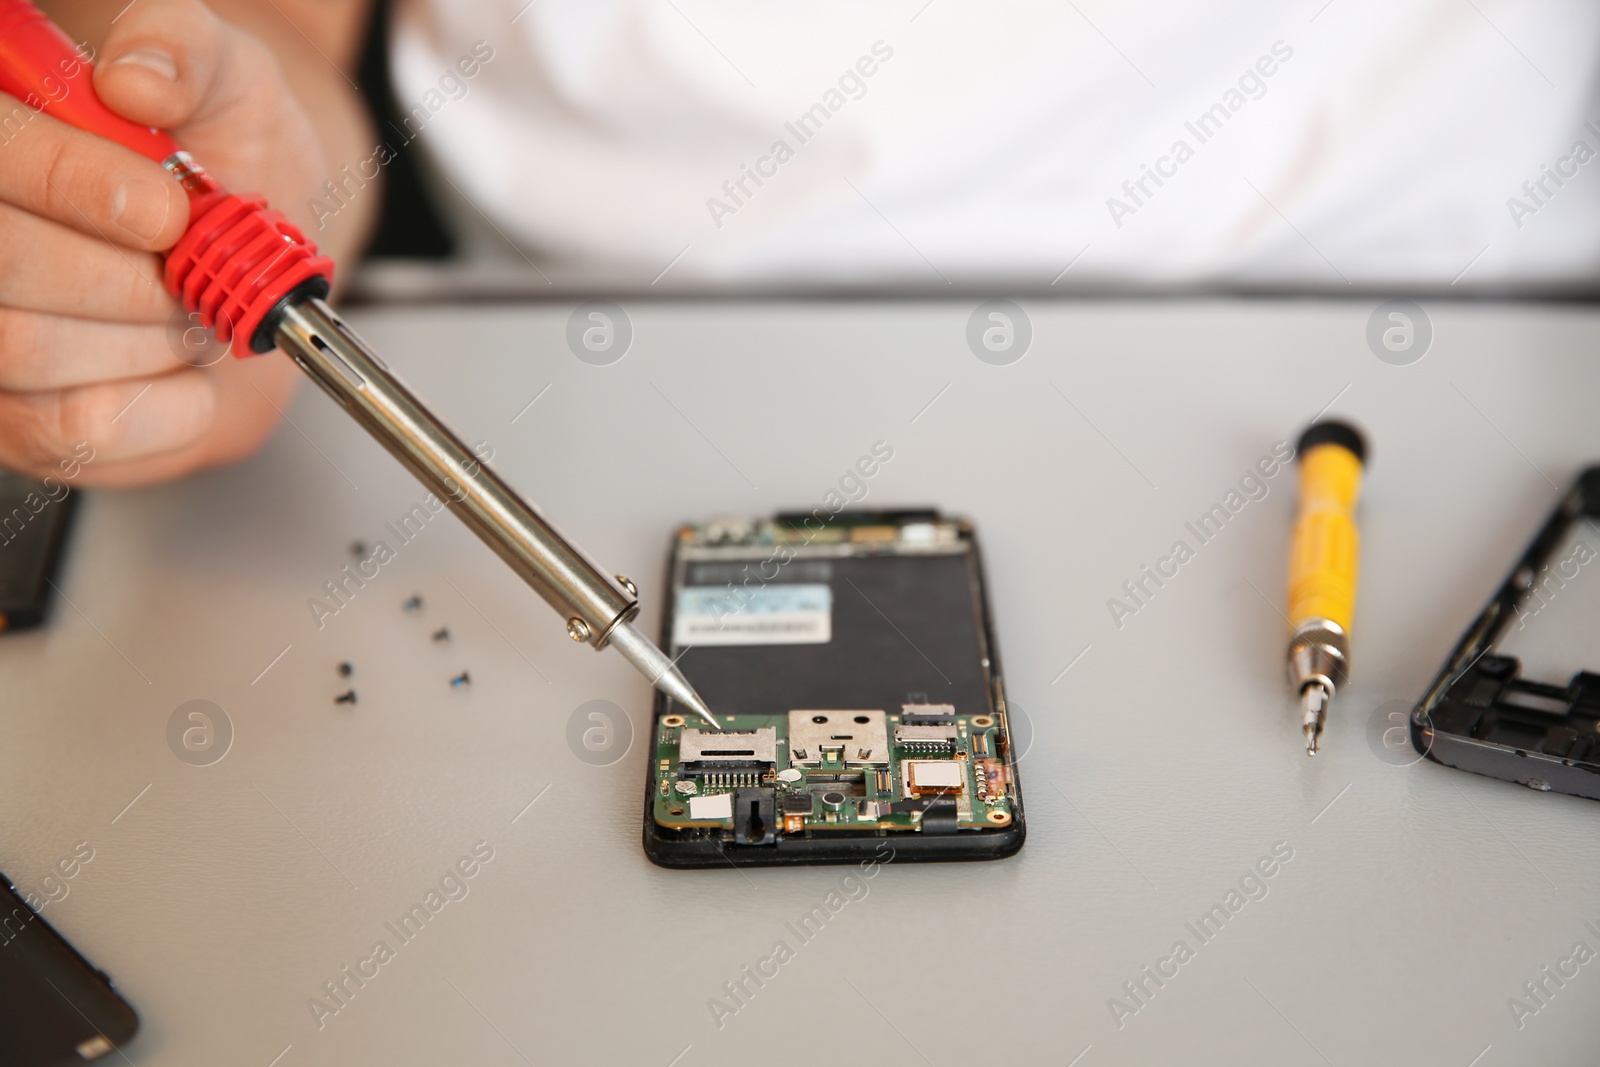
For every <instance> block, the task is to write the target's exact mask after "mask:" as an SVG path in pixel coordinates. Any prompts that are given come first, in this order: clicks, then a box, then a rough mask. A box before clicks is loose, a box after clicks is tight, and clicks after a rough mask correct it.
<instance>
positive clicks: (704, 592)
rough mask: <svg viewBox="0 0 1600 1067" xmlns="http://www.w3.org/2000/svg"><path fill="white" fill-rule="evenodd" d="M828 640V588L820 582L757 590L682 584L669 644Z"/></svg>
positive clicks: (830, 636)
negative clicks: (683, 585)
mask: <svg viewBox="0 0 1600 1067" xmlns="http://www.w3.org/2000/svg"><path fill="white" fill-rule="evenodd" d="M832 640H833V590H832V589H830V588H829V587H828V586H826V585H822V584H820V583H818V584H813V583H794V584H790V585H764V586H760V587H757V588H742V587H735V588H733V589H729V588H728V587H727V586H707V585H701V586H685V587H684V588H682V589H680V590H678V603H677V610H676V612H675V613H674V615H673V622H672V643H673V644H674V645H678V646H680V647H681V646H683V645H825V644H827V643H828V642H829V641H832Z"/></svg>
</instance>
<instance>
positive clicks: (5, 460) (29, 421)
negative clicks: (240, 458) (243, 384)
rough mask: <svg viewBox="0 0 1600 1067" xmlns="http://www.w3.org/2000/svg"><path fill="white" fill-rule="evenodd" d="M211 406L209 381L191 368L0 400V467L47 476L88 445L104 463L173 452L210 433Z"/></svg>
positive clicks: (2, 395) (213, 392) (213, 396)
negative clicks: (67, 458) (145, 377)
mask: <svg viewBox="0 0 1600 1067" xmlns="http://www.w3.org/2000/svg"><path fill="white" fill-rule="evenodd" d="M216 399H217V391H216V386H215V384H214V382H213V380H212V378H211V376H210V375H208V374H207V373H206V372H205V371H202V370H195V369H191V368H185V369H184V370H182V371H179V372H176V373H173V374H165V375H162V376H160V377H156V378H151V379H148V380H146V381H142V382H141V381H137V380H133V381H119V382H104V383H100V384H96V385H85V386H79V387H77V388H73V389H57V390H52V391H50V392H43V393H0V466H7V467H11V468H12V469H15V470H24V471H30V472H32V471H39V470H44V469H48V468H50V467H53V466H54V465H55V464H56V463H58V462H59V461H60V460H61V459H62V458H63V457H66V456H70V455H73V454H74V451H75V449H76V448H77V447H78V446H79V445H80V444H81V443H85V442H86V443H87V444H88V445H89V447H91V448H92V449H93V450H94V454H95V457H96V460H97V461H98V460H100V459H104V460H105V461H106V462H107V463H113V462H119V461H124V460H131V459H137V458H140V457H145V456H154V455H160V454H161V453H165V452H173V451H177V450H179V449H182V448H184V447H185V446H187V445H190V444H192V443H193V442H195V441H197V440H199V439H200V438H201V437H202V436H203V435H204V434H205V433H206V432H207V431H208V430H210V429H211V427H212V423H213V421H214V419H215V417H216Z"/></svg>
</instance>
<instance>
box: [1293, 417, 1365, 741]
mask: <svg viewBox="0 0 1600 1067" xmlns="http://www.w3.org/2000/svg"><path fill="white" fill-rule="evenodd" d="M1295 453H1296V455H1297V457H1298V458H1299V462H1300V509H1299V513H1298V514H1297V515H1296V516H1295V523H1294V540H1293V542H1292V543H1291V545H1290V549H1289V681H1290V682H1292V683H1293V684H1294V688H1295V692H1296V693H1298V694H1299V696H1300V710H1301V712H1302V715H1303V722H1304V726H1303V729H1304V731H1305V735H1306V755H1308V756H1315V755H1316V754H1317V744H1318V740H1319V738H1320V737H1321V736H1322V726H1323V723H1324V722H1325V721H1326V719H1327V715H1328V704H1329V703H1330V702H1331V701H1332V700H1333V694H1334V692H1335V690H1337V688H1338V687H1339V686H1341V685H1343V684H1344V683H1345V681H1346V679H1348V678H1349V677H1350V619H1351V616H1352V615H1354V614H1355V607H1356V569H1357V562H1358V557H1359V555H1360V547H1361V546H1360V541H1361V535H1360V533H1359V532H1358V531H1357V530H1356V518H1355V512H1356V500H1357V498H1358V497H1360V495H1361V472H1362V468H1363V467H1364V466H1365V464H1366V459H1367V445H1366V442H1365V441H1364V440H1362V437H1361V434H1360V433H1359V432H1358V431H1357V430H1356V429H1355V428H1354V427H1353V426H1350V425H1348V424H1346V423H1343V422H1334V421H1325V422H1316V423H1313V424H1312V425H1311V426H1309V427H1308V428H1307V429H1306V432H1305V433H1303V434H1301V435H1300V443H1299V444H1298V445H1296V446H1295Z"/></svg>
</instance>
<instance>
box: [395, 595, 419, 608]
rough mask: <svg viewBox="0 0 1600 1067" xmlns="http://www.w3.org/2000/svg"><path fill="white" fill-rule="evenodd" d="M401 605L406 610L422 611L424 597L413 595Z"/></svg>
mask: <svg viewBox="0 0 1600 1067" xmlns="http://www.w3.org/2000/svg"><path fill="white" fill-rule="evenodd" d="M400 607H401V608H403V609H404V610H406V611H420V610H422V597H420V596H414V597H411V598H409V599H408V600H406V601H405V603H403V604H401V605H400Z"/></svg>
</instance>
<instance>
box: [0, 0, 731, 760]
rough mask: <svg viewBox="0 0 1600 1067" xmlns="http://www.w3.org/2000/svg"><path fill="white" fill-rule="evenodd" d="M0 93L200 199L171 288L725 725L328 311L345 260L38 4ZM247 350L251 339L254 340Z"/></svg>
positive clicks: (622, 600)
mask: <svg viewBox="0 0 1600 1067" xmlns="http://www.w3.org/2000/svg"><path fill="white" fill-rule="evenodd" d="M0 90H3V91H5V92H7V93H10V94H11V95H12V96H14V97H16V98H17V99H19V100H21V101H23V103H25V104H26V105H27V106H28V107H29V108H31V109H32V110H34V111H36V112H40V111H42V112H44V113H45V114H47V115H50V116H51V117H53V118H55V119H58V120H60V121H62V122H65V123H67V124H68V125H71V126H75V127H77V128H78V129H80V130H83V131H85V132H88V133H92V134H96V135H98V136H100V137H105V138H108V139H109V140H112V141H115V142H117V143H118V144H120V145H122V146H123V147H125V148H129V149H132V150H133V151H135V152H137V153H139V154H140V155H142V156H144V157H146V158H148V159H152V160H154V161H155V162H157V163H159V164H160V165H161V166H162V167H163V168H164V169H165V170H166V171H167V173H168V174H170V175H172V177H173V180H175V181H177V182H178V183H179V184H180V185H181V186H182V187H183V189H184V192H186V193H187V194H188V197H189V220H190V221H189V228H188V230H187V231H186V232H185V233H184V235H183V237H182V238H180V239H179V241H178V243H177V244H176V245H174V246H173V248H172V250H171V251H169V252H168V253H167V254H166V265H165V270H164V278H163V280H164V282H165V285H166V288H167V291H168V292H169V293H171V294H172V295H173V296H174V297H177V298H178V300H179V301H180V302H181V303H182V305H183V306H184V308H185V309H187V310H188V311H190V312H192V313H195V314H198V315H199V317H200V321H201V323H202V324H203V325H204V326H205V327H206V328H207V329H209V330H211V332H212V333H213V334H214V335H215V336H216V338H217V340H219V341H221V342H224V343H227V342H230V341H231V342H233V343H234V344H233V348H234V352H235V354H236V355H238V356H240V357H243V356H247V355H251V354H255V353H264V352H270V351H271V350H272V349H273V348H281V349H282V350H283V351H284V352H285V353H286V354H287V355H288V356H289V358H290V359H293V360H294V361H295V363H297V364H298V365H299V366H300V369H301V370H303V371H305V372H306V374H308V375H309V376H310V377H311V379H312V380H313V381H315V382H316V383H317V384H318V385H320V386H321V387H322V388H323V389H324V390H325V391H326V392H327V393H328V395H329V396H331V397H333V399H334V400H335V401H337V402H338V404H339V406H340V407H342V408H343V409H344V410H345V411H346V412H347V413H348V414H349V415H350V416H351V417H352V418H354V419H355V420H356V421H357V422H358V423H360V424H361V426H362V427H363V428H365V429H366V431H367V432H368V433H369V434H371V435H372V436H373V437H374V438H376V439H377V440H378V442H379V443H380V444H382V445H383V447H384V448H386V449H388V450H389V452H390V453H391V454H392V455H393V456H394V457H395V458H396V459H398V460H399V461H400V462H401V463H403V464H405V466H406V467H407V468H409V469H410V471H411V472H412V473H413V474H415V475H416V476H417V478H418V479H420V480H421V481H422V483H423V484H424V485H425V486H427V487H428V488H429V489H431V490H433V491H434V492H435V493H436V494H438V495H439V497H440V499H442V500H446V501H448V502H449V503H450V505H451V510H452V511H454V512H455V513H456V515H457V516H458V517H459V518H460V519H461V521H462V522H464V523H466V524H467V526H468V528H470V529H471V530H472V531H473V532H474V533H476V534H477V535H478V536H479V537H480V538H481V539H482V540H483V541H484V543H485V544H487V545H488V546H489V547H490V548H492V549H493V550H494V551H495V553H496V554H497V555H499V557H500V558H501V559H503V560H504V561H505V562H506V563H507V564H508V565H509V566H510V567H511V569H512V570H514V571H516V572H517V574H519V575H520V576H521V577H522V579H523V581H525V582H527V583H528V584H529V585H530V586H532V587H533V589H534V591H535V592H537V593H538V594H539V595H540V596H541V597H543V598H544V599H545V601H546V602H547V603H548V604H549V605H550V606H551V607H553V608H555V610H556V611H558V612H560V614H561V616H562V617H563V618H564V619H565V620H566V630H567V635H568V636H569V637H571V638H572V640H574V641H579V642H586V643H588V644H590V645H592V646H593V647H594V648H596V649H600V648H605V647H607V646H610V647H614V648H616V649H617V650H618V651H619V652H621V653H622V655H623V656H624V657H625V658H626V659H627V660H628V662H629V663H631V664H633V665H634V667H636V668H637V669H638V670H639V672H640V673H641V674H643V675H644V676H645V677H646V678H648V679H650V682H651V684H652V685H654V686H656V687H657V688H659V689H660V690H661V691H662V692H664V693H665V694H667V696H669V697H671V698H672V699H673V700H676V701H677V702H678V703H679V704H682V705H683V706H684V707H685V708H688V709H689V710H691V711H693V712H694V713H695V714H697V715H698V716H700V718H702V719H704V720H706V721H707V722H708V723H710V724H711V725H712V726H713V727H716V728H718V729H720V727H719V726H718V724H717V721H716V719H714V718H713V717H712V715H711V710H710V709H709V708H708V707H707V706H706V703H705V701H704V700H702V699H701V698H700V696H699V694H697V693H696V692H695V690H694V687H693V686H691V685H690V684H689V681H688V679H686V678H685V677H684V676H683V674H682V673H681V672H679V670H678V669H677V667H676V666H675V665H674V664H673V662H672V660H670V659H668V658H667V656H666V655H664V654H663V653H662V652H661V650H660V649H659V648H657V647H656V646H655V644H654V643H653V642H652V641H651V640H650V639H649V638H647V637H645V636H644V634H642V633H640V632H639V630H638V629H637V628H636V627H635V626H634V623H633V620H634V618H635V617H636V616H637V615H638V613H639V602H638V595H637V589H636V588H635V586H634V584H633V583H632V582H630V581H629V580H628V579H626V578H622V577H620V576H618V577H612V576H610V575H608V574H606V573H605V572H604V571H602V570H601V569H600V568H599V567H597V566H596V565H595V564H594V563H592V562H591V561H590V560H589V559H588V558H587V557H586V556H585V555H584V554H583V552H582V551H580V550H579V549H578V548H577V546H575V545H574V544H572V542H570V541H568V540H567V539H566V538H565V537H564V536H562V534H561V533H560V532H559V531H558V530H557V529H556V528H555V527H553V526H551V525H550V523H549V522H547V521H545V519H544V518H543V517H542V516H541V515H540V514H539V512H538V511H537V510H536V509H535V508H534V506H533V505H532V504H531V503H529V502H528V501H527V500H526V499H524V498H523V497H522V496H520V495H519V494H518V493H517V492H516V491H515V490H514V489H512V488H511V487H510V486H509V485H507V484H506V482H505V481H504V480H503V479H501V478H500V476H499V475H497V474H496V473H495V472H494V471H493V470H491V469H490V468H489V467H488V466H486V465H485V464H484V463H483V462H482V461H481V460H479V459H478V457H477V456H475V455H474V454H473V452H472V450H471V449H470V448H468V447H467V445H466V444H464V443H463V442H462V440H461V438H459V437H458V436H456V434H455V433H454V432H453V431H452V430H451V429H450V428H449V427H447V426H446V425H445V424H444V423H443V422H441V421H440V420H439V419H438V417H436V416H435V415H434V414H433V413H432V412H431V411H429V410H428V407H427V406H426V405H425V404H424V403H423V402H422V401H421V400H420V399H418V397H417V396H416V394H414V393H412V392H411V390H410V389H408V388H406V386H405V385H404V384H403V383H402V382H401V381H400V379H399V378H397V377H396V376H395V375H394V374H393V373H392V372H391V371H390V370H389V368H388V367H387V365H385V364H384V362H383V360H382V359H380V358H379V357H378V355H377V353H375V352H374V351H373V350H372V349H371V348H369V347H368V346H367V345H366V344H365V343H364V342H363V341H362V340H361V338H360V337H358V336H357V335H356V333H355V331H353V330H352V329H351V328H350V327H349V326H348V325H346V324H345V322H344V321H343V320H342V319H340V318H339V316H338V315H336V314H335V313H334V312H333V310H332V309H331V308H329V307H328V305H327V304H326V303H324V299H325V298H326V297H327V296H328V294H329V291H330V289H331V283H332V279H333V261H332V260H331V259H329V258H328V257H327V256H324V255H320V254H318V252H317V246H316V245H315V244H313V243H312V242H311V241H309V240H307V239H306V238H305V236H304V235H302V234H301V233H300V231H299V230H298V229H296V228H295V226H294V225H293V224H292V223H290V222H289V220H288V219H286V218H285V217H284V216H283V215H282V214H280V213H279V212H277V211H274V210H272V209H271V208H269V207H268V206H267V203H266V201H265V200H264V199H262V198H261V197H259V196H237V195H235V194H232V193H229V192H227V191H226V190H224V189H223V188H222V186H221V185H220V184H218V182H217V181H216V180H215V179H214V178H212V177H211V176H210V175H209V174H207V173H206V171H205V169H204V168H203V167H201V166H200V164H199V163H197V162H196V161H195V160H194V159H193V158H192V157H191V156H190V155H189V154H188V153H187V152H185V151H183V149H182V148H180V147H179V145H178V143H177V142H176V141H174V140H173V139H172V137H171V136H169V135H168V134H166V133H165V132H163V131H161V130H156V129H152V128H150V127H148V126H140V125H138V124H137V123H134V122H131V121H129V120H128V119H125V118H122V117H121V116H119V115H117V114H115V113H113V112H112V111H111V110H110V109H109V108H108V107H106V105H105V104H104V103H103V102H102V101H101V100H100V98H99V96H98V95H97V94H96V93H95V89H94V71H93V68H92V66H91V65H90V64H89V63H88V62H87V61H85V60H84V58H83V57H82V56H80V55H79V53H78V50H77V48H76V47H74V45H73V43H72V41H71V40H70V39H69V38H68V37H67V36H66V34H64V33H63V32H62V31H61V30H60V29H59V28H58V27H57V26H56V25H55V24H54V23H53V22H51V21H50V19H49V18H48V17H47V16H46V15H45V14H44V12H42V11H40V10H39V9H38V8H37V7H35V6H34V5H33V4H32V3H30V2H29V0H0ZM241 342H242V344H241Z"/></svg>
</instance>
